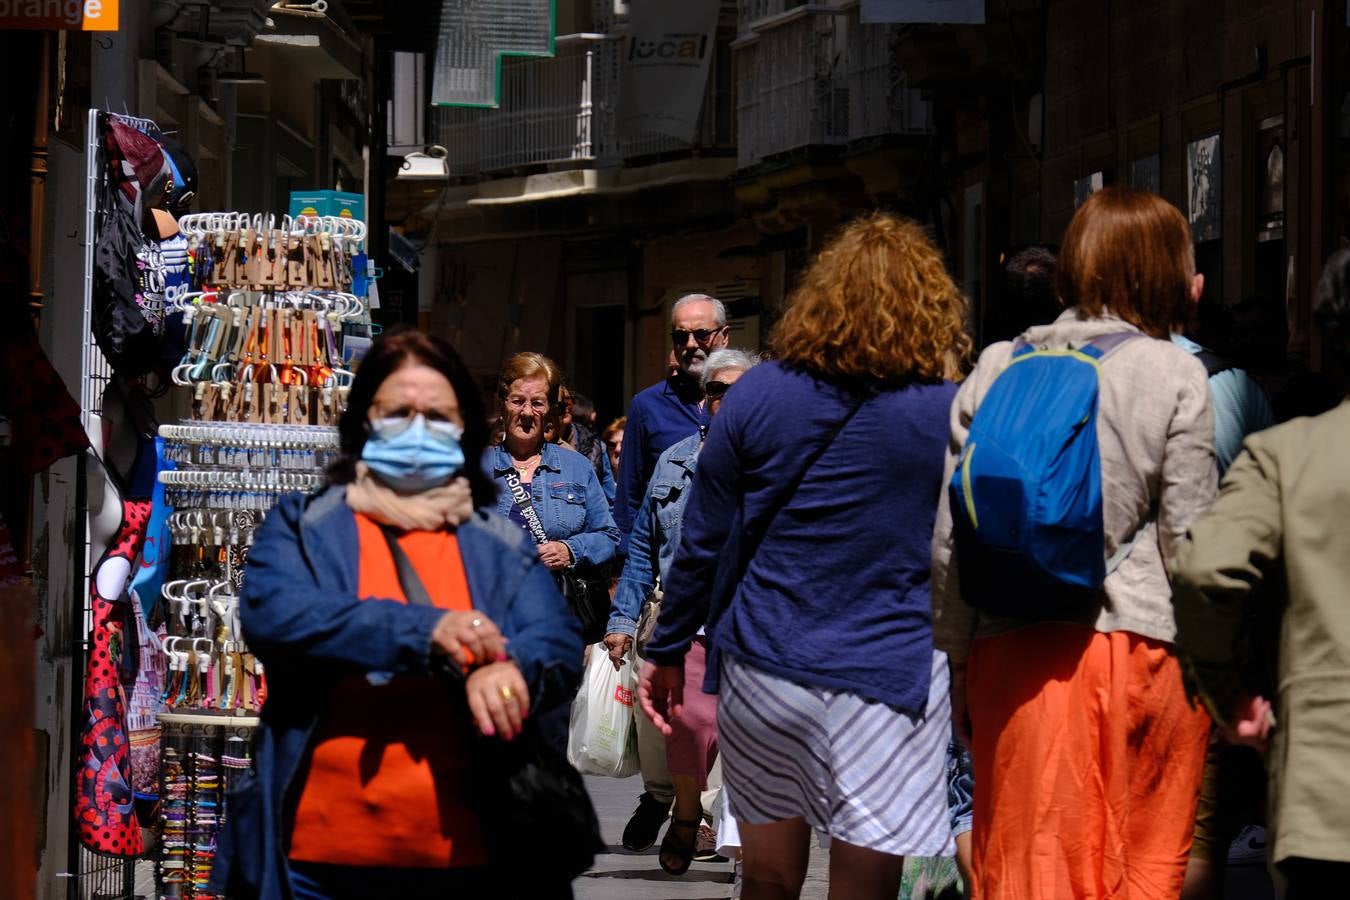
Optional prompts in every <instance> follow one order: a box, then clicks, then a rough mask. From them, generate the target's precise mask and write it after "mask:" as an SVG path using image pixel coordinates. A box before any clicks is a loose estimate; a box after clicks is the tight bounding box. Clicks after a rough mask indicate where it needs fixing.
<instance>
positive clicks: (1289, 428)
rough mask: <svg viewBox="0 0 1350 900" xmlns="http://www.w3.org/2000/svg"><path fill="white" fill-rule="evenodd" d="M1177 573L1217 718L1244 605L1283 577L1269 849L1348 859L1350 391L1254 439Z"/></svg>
mask: <svg viewBox="0 0 1350 900" xmlns="http://www.w3.org/2000/svg"><path fill="white" fill-rule="evenodd" d="M1172 576H1173V591H1174V603H1175V607H1176V619H1177V646H1178V650H1179V651H1180V653H1181V655H1182V659H1183V662H1184V663H1185V665H1186V667H1187V671H1188V674H1189V677H1190V678H1191V679H1192V685H1191V686H1192V687H1193V688H1197V689H1198V692H1199V694H1200V696H1201V697H1202V698H1203V699H1204V701H1205V703H1206V704H1207V705H1208V706H1209V707H1210V712H1211V713H1212V714H1214V716H1215V717H1216V718H1217V719H1219V720H1221V721H1224V720H1226V719H1228V717H1229V716H1231V714H1232V713H1233V712H1234V710H1235V707H1236V701H1237V698H1238V696H1239V694H1240V692H1241V683H1240V681H1239V673H1238V666H1237V660H1238V652H1239V651H1238V648H1239V646H1240V643H1241V642H1242V641H1243V640H1244V639H1246V638H1248V637H1250V636H1247V635H1244V634H1243V633H1242V632H1243V630H1244V629H1243V628H1242V624H1243V621H1244V610H1243V606H1244V603H1245V602H1246V601H1247V599H1248V598H1249V597H1250V596H1252V595H1253V594H1254V593H1255V592H1257V591H1258V590H1259V589H1260V588H1261V587H1262V585H1263V582H1265V581H1267V580H1269V581H1273V582H1276V583H1275V584H1273V585H1271V586H1272V587H1276V588H1278V590H1276V591H1266V592H1264V593H1265V595H1266V596H1276V597H1280V598H1281V599H1280V602H1282V603H1283V605H1284V608H1283V611H1282V616H1281V626H1280V635H1279V661H1278V665H1277V678H1278V688H1277V690H1276V696H1275V697H1274V698H1271V699H1272V701H1273V703H1274V705H1275V717H1276V727H1275V729H1274V732H1273V740H1272V743H1271V749H1270V754H1269V757H1268V758H1267V766H1268V768H1269V770H1270V776H1271V778H1270V800H1271V806H1270V817H1269V818H1270V824H1271V826H1272V830H1273V832H1274V841H1273V844H1272V852H1273V854H1274V856H1273V860H1274V861H1275V862H1279V861H1280V860H1283V859H1287V858H1289V857H1305V858H1308V859H1317V860H1334V861H1339V862H1350V800H1347V798H1350V402H1346V403H1342V404H1341V405H1340V406H1338V407H1337V408H1335V409H1333V410H1332V411H1330V412H1328V413H1325V414H1324V415H1321V416H1317V417H1316V418H1311V419H1295V420H1294V421H1292V422H1289V423H1286V424H1284V425H1281V426H1279V427H1277V428H1272V429H1270V430H1269V431H1264V432H1261V433H1259V434H1255V435H1252V436H1251V437H1249V438H1247V440H1246V442H1245V444H1244V450H1243V453H1242V455H1241V456H1239V457H1238V458H1237V460H1236V461H1235V462H1234V463H1233V466H1232V468H1230V469H1229V470H1228V474H1227V475H1226V476H1225V478H1224V480H1223V483H1222V484H1221V485H1220V487H1219V499H1218V500H1217V501H1216V502H1215V504H1214V506H1213V507H1212V508H1211V509H1210V511H1209V512H1208V513H1206V514H1205V515H1204V516H1202V517H1201V518H1199V519H1197V520H1196V521H1195V522H1193V523H1192V524H1191V528H1190V539H1189V542H1188V543H1187V544H1185V545H1184V546H1183V548H1182V549H1181V551H1180V552H1179V553H1178V555H1177V557H1176V559H1175V561H1174V563H1173V566H1172ZM1257 637H1258V639H1259V637H1260V636H1257Z"/></svg>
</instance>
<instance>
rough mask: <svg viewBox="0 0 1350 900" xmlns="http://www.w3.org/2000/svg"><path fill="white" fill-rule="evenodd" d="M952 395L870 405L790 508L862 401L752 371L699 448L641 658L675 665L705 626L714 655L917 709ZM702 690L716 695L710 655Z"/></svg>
mask: <svg viewBox="0 0 1350 900" xmlns="http://www.w3.org/2000/svg"><path fill="white" fill-rule="evenodd" d="M955 395H956V386H955V385H953V384H951V383H948V382H943V383H938V384H915V385H910V386H908V387H905V388H900V389H894V390H887V391H882V392H881V393H879V394H877V395H876V396H874V397H871V398H870V399H868V400H866V401H865V403H864V404H863V406H862V407H861V408H860V409H859V410H858V412H857V414H856V415H855V416H854V417H853V419H852V420H851V421H850V422H849V423H848V425H847V426H846V427H845V428H844V430H843V431H842V432H840V433H839V435H838V437H836V438H835V439H834V442H833V443H832V444H831V445H830V447H829V449H828V450H826V451H825V453H824V455H823V456H821V457H820V459H819V461H818V462H816V464H815V465H814V466H813V467H812V469H811V471H810V472H809V473H808V474H807V475H806V477H805V478H804V479H803V480H802V482H801V485H800V487H798V489H797V490H796V492H795V493H794V494H793V496H792V497H790V498H788V499H787V500H786V503H783V502H782V501H783V495H784V494H785V493H786V492H787V491H788V490H790V488H791V487H792V484H793V482H794V481H795V479H796V478H797V476H798V474H799V473H800V472H801V471H802V469H803V467H804V465H805V463H806V461H807V460H808V459H810V458H811V456H812V455H813V454H814V453H815V452H816V451H818V450H819V448H821V447H823V446H824V445H825V442H826V441H828V440H829V439H830V436H831V435H832V434H833V433H834V432H835V430H836V428H837V427H838V425H839V423H840V422H842V421H843V420H844V419H845V417H846V416H847V415H848V413H849V410H850V409H851V408H853V407H854V406H855V405H856V404H857V396H858V395H856V394H854V393H852V392H850V391H849V390H848V389H847V388H844V387H840V386H838V385H835V384H832V383H830V382H827V381H823V380H821V379H819V378H817V377H814V376H812V375H809V374H807V373H804V372H800V371H797V370H792V369H788V368H786V367H784V366H783V365H781V364H779V363H765V364H763V365H760V366H757V367H755V368H754V369H751V370H750V371H749V372H747V373H746V374H745V375H744V376H743V377H742V378H741V380H740V381H739V382H738V383H737V384H736V387H735V388H734V389H733V390H731V391H730V392H729V393H728V394H727V399H726V400H725V401H724V402H723V404H722V408H721V411H720V412H719V413H718V415H717V417H716V418H715V419H714V420H713V424H712V428H711V430H710V432H709V434H708V439H707V441H706V442H705V444H704V446H703V452H702V454H701V455H700V456H699V464H698V472H697V474H696V475H695V476H694V484H693V488H692V490H691V493H690V497H689V505H688V507H687V508H686V510H685V515H684V526H683V533H682V535H681V540H680V547H679V550H678V551H677V552H676V554H675V560H674V562H673V563H672V566H671V572H670V579H669V584H667V585H665V601H664V603H663V604H662V609H661V618H660V622H659V624H658V626H657V630H656V634H655V635H654V637H653V640H652V642H651V644H650V646H649V647H648V649H647V658H649V659H651V660H653V661H655V662H657V663H662V664H677V663H679V662H680V661H681V660H682V659H683V658H684V653H685V651H686V650H687V649H688V647H689V643H690V640H691V638H692V637H693V635H694V634H695V632H697V631H698V628H699V626H700V625H703V624H705V622H706V623H707V624H708V630H709V634H710V635H711V648H712V652H713V653H714V655H715V654H719V653H722V652H726V653H731V654H733V655H734V656H736V657H737V658H738V659H741V660H743V661H745V662H747V663H749V664H750V665H752V666H755V667H757V668H760V669H763V670H765V671H767V672H770V673H771V674H774V675H777V676H779V677H782V678H787V679H789V680H791V681H795V682H798V683H800V684H809V685H815V686H818V687H824V688H832V689H836V690H847V691H850V692H852V693H855V694H858V695H861V696H863V697H867V698H869V699H873V700H879V701H881V702H883V703H887V704H889V705H891V706H894V707H896V708H898V709H901V710H905V711H908V712H913V713H920V712H922V711H923V710H924V709H925V708H926V705H927V698H928V687H929V673H930V671H931V669H932V650H933V638H932V612H931V607H930V598H929V557H930V553H931V548H930V544H931V542H932V537H933V519H934V516H935V514H936V512H937V505H938V497H939V492H940V491H941V490H942V463H943V453H944V451H945V449H946V445H947V437H948V429H949V424H948V412H949V410H950V408H951V403H952V398H953V397H954V396H955ZM780 505H781V511H779V510H780ZM775 513H776V515H775ZM754 535H763V537H762V539H761V540H760V541H759V542H758V549H757V550H756V551H755V552H754V553H753V557H752V558H751V559H750V560H749V563H748V565H746V562H745V560H744V559H743V558H742V557H743V556H746V555H748V554H749V552H750V550H751V548H752V547H753V545H754V544H755V542H756V541H755V537H754ZM704 689H705V690H708V691H710V692H713V691H716V689H717V665H716V662H715V660H714V661H713V662H711V663H710V664H709V666H708V678H707V680H706V681H705V683H704Z"/></svg>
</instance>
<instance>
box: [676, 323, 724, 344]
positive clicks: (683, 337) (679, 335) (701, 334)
mask: <svg viewBox="0 0 1350 900" xmlns="http://www.w3.org/2000/svg"><path fill="white" fill-rule="evenodd" d="M725 327H726V326H725V325H723V326H722V327H721V328H696V329H694V330H693V331H685V330H684V329H683V328H676V329H674V330H673V331H671V332H670V339H671V340H672V341H674V342H675V346H676V347H683V346H685V345H686V344H688V343H689V335H691V334H692V335H693V336H694V340H695V341H698V342H699V343H700V344H706V343H708V341H710V340H712V339H713V338H714V337H715V336H716V335H718V334H719V333H721V331H722V328H725Z"/></svg>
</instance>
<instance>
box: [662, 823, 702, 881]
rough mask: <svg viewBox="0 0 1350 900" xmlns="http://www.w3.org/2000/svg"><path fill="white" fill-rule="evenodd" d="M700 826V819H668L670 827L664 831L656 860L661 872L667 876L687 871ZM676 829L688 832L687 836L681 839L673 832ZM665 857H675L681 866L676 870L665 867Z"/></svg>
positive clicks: (692, 857)
mask: <svg viewBox="0 0 1350 900" xmlns="http://www.w3.org/2000/svg"><path fill="white" fill-rule="evenodd" d="M701 824H702V820H700V819H680V818H676V817H675V816H673V815H672V816H671V817H670V827H668V828H667V829H666V836H665V837H664V838H662V839H661V855H660V856H659V857H658V858H657V859H658V861H659V862H660V863H661V869H662V871H664V872H665V873H666V874H667V875H683V874H684V873H685V872H688V871H689V866H690V864H692V863H693V861H694V843H695V841H697V840H698V826H699V825H701ZM676 828H682V829H686V830H688V832H689V836H688V837H687V838H684V839H681V838H680V837H679V835H677V834H676V832H675V829H676ZM667 856H673V857H675V858H676V859H678V860H679V861H680V863H681V865H680V866H679V867H678V868H676V867H673V866H668V865H666V857H667Z"/></svg>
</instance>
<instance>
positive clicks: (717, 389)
mask: <svg viewBox="0 0 1350 900" xmlns="http://www.w3.org/2000/svg"><path fill="white" fill-rule="evenodd" d="M730 387H731V384H730V383H729V382H726V381H710V382H708V383H707V384H705V385H704V386H703V393H705V394H707V395H708V399H709V400H721V399H722V397H724V396H725V395H726V392H727V389H728V388H730Z"/></svg>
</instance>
